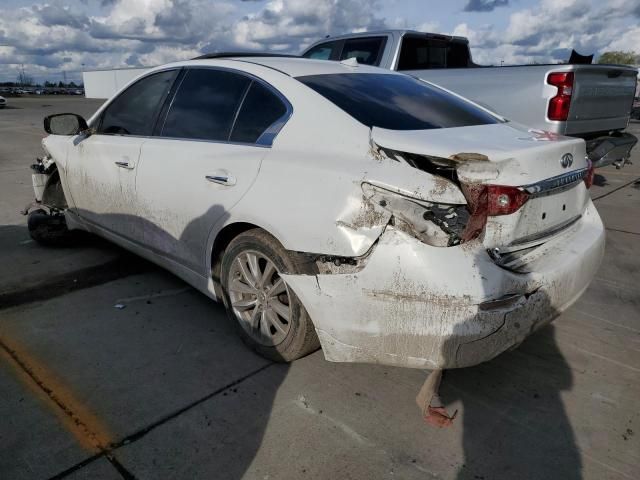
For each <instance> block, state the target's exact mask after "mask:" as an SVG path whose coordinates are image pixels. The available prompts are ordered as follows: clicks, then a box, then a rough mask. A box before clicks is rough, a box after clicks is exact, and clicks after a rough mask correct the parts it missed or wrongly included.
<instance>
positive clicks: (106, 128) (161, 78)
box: [99, 70, 177, 136]
mask: <svg viewBox="0 0 640 480" xmlns="http://www.w3.org/2000/svg"><path fill="white" fill-rule="evenodd" d="M176 75H177V71H176V70H171V71H167V72H161V73H156V74H154V75H150V76H148V77H145V78H143V79H142V80H140V81H138V82H136V83H134V84H133V85H131V86H130V87H129V88H127V89H126V90H125V91H124V92H122V93H121V94H120V95H119V96H118V98H116V99H115V100H114V101H113V102H112V103H111V104H110V105H109V106H108V107H107V109H106V110H105V112H104V114H103V117H102V123H101V125H100V129H99V133H108V134H120V135H144V136H147V135H151V132H152V131H153V127H154V124H155V120H156V115H157V114H158V111H159V110H160V106H161V105H162V102H163V101H164V99H165V98H166V96H167V93H169V90H170V89H171V85H172V84H173V80H174V79H175V77H176Z"/></svg>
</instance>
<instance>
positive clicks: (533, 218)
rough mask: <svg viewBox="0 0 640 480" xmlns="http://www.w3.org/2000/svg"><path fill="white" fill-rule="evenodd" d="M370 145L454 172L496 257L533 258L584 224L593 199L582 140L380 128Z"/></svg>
mask: <svg viewBox="0 0 640 480" xmlns="http://www.w3.org/2000/svg"><path fill="white" fill-rule="evenodd" d="M371 140H372V142H373V143H374V144H375V145H376V146H378V147H379V148H381V149H382V150H383V151H384V152H385V153H387V154H388V155H391V156H393V157H396V158H397V157H401V158H403V159H405V160H406V161H407V163H409V164H410V165H412V166H413V167H415V168H419V169H421V170H425V171H429V172H430V173H433V172H434V170H433V169H432V168H431V166H432V165H433V164H434V163H435V164H440V165H443V164H448V165H450V167H451V169H452V171H454V172H455V173H454V175H455V177H456V181H457V183H458V185H459V186H460V188H461V190H462V191H463V193H464V194H465V197H466V198H467V201H468V204H469V209H470V210H471V211H472V212H471V213H472V219H473V218H474V217H475V220H472V222H473V221H475V222H476V223H477V222H480V221H481V225H480V224H478V225H477V226H478V232H480V231H481V232H482V240H483V243H484V245H485V246H486V247H487V248H488V249H490V251H492V252H494V253H495V254H496V255H500V254H507V253H509V254H513V252H523V251H528V250H529V249H531V248H533V247H535V246H537V245H540V244H542V243H544V242H545V241H547V240H548V239H550V238H552V237H554V236H557V235H558V234H560V233H561V232H563V231H564V230H566V229H567V228H569V227H571V225H572V224H574V223H576V222H577V220H579V218H580V216H581V215H582V213H583V212H584V209H585V207H586V205H587V202H588V199H589V196H588V191H587V187H588V185H586V184H585V181H583V180H588V175H589V174H592V170H591V168H590V165H589V162H588V160H587V158H586V152H585V143H584V141H583V140H581V139H574V138H569V137H564V136H561V135H556V134H553V133H549V132H542V131H537V130H531V129H527V128H526V127H522V126H519V125H514V124H512V123H499V124H493V125H478V126H470V127H459V128H446V129H437V130H419V131H418V130H412V131H406V130H405V131H398V130H386V129H381V128H377V127H373V128H372V131H371ZM436 174H437V173H436ZM482 202H484V203H482ZM481 203H482V205H484V206H482V205H481ZM487 205H488V206H487ZM483 208H484V209H485V210H484V212H483V211H482V209H483ZM478 232H477V233H478ZM512 256H513V255H512Z"/></svg>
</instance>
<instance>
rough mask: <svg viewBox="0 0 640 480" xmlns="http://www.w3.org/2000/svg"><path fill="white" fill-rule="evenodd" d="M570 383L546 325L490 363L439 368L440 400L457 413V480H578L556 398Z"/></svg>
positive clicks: (577, 463)
mask: <svg viewBox="0 0 640 480" xmlns="http://www.w3.org/2000/svg"><path fill="white" fill-rule="evenodd" d="M572 383H573V381H572V373H571V369H570V367H569V365H568V363H567V361H566V360H565V358H564V356H563V355H562V353H561V352H560V350H559V349H558V346H557V344H556V340H555V334H554V327H553V325H548V326H546V327H543V328H542V329H541V330H540V331H538V332H537V333H535V334H533V335H532V336H531V337H530V338H528V339H527V340H525V342H524V343H523V344H522V345H521V346H520V347H518V348H517V349H516V350H513V351H511V352H506V353H503V354H501V355H499V356H498V357H496V358H495V359H493V360H491V361H490V362H487V363H484V364H481V365H478V366H476V367H471V368H465V369H459V370H449V371H446V372H445V375H444V378H443V382H442V387H441V396H442V399H443V401H444V402H445V403H446V404H450V403H452V402H456V401H457V402H461V403H462V410H463V411H462V419H458V421H462V428H463V440H462V442H463V451H464V464H462V465H460V466H459V468H458V474H457V478H458V480H467V479H473V480H479V479H505V480H507V479H540V480H542V479H549V478H562V479H579V478H582V461H581V456H580V453H579V451H578V447H577V445H576V439H575V435H574V432H573V428H572V426H571V423H570V421H569V418H568V416H567V412H566V410H565V408H564V405H563V402H562V398H561V395H562V392H564V391H568V390H570V389H571V387H572Z"/></svg>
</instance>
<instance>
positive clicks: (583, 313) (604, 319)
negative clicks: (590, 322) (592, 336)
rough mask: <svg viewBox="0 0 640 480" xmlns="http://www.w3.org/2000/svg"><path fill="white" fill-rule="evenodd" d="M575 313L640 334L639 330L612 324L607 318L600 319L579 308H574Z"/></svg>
mask: <svg viewBox="0 0 640 480" xmlns="http://www.w3.org/2000/svg"><path fill="white" fill-rule="evenodd" d="M573 311H574V312H576V313H579V314H580V315H584V316H585V317H590V318H595V319H596V320H601V321H603V322H605V323H609V324H611V325H614V326H616V327H620V328H624V329H625V330H629V331H631V332H636V333H640V330H638V329H637V328H633V327H627V326H626V325H620V324H619V323H615V322H612V321H611V320H607V319H606V318H602V317H599V316H597V315H594V314H592V313H587V312H584V311H582V310H579V309H577V308H574V309H573Z"/></svg>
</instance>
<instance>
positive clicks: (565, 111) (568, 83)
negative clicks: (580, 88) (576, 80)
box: [547, 72, 573, 121]
mask: <svg viewBox="0 0 640 480" xmlns="http://www.w3.org/2000/svg"><path fill="white" fill-rule="evenodd" d="M547 83H548V84H549V85H553V86H554V87H556V88H557V89H558V93H556V95H555V96H554V97H553V98H552V99H551V100H549V109H548V110H547V117H549V120H559V121H566V120H567V119H568V118H569V108H570V107H571V95H572V94H573V72H552V73H550V74H549V75H547Z"/></svg>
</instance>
